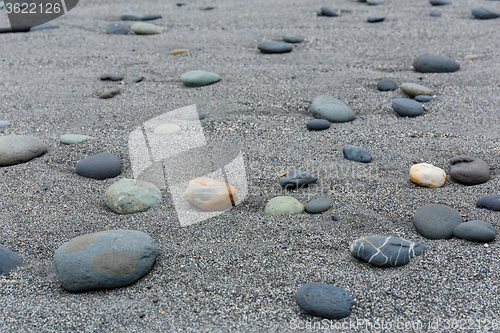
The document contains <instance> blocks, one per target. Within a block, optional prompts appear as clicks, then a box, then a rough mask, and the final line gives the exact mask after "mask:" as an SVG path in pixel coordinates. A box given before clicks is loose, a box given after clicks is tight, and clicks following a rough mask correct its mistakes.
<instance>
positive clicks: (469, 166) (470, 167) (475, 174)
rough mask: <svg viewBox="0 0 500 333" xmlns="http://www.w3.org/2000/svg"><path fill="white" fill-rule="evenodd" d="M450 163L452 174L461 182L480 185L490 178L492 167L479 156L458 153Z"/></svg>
mask: <svg viewBox="0 0 500 333" xmlns="http://www.w3.org/2000/svg"><path fill="white" fill-rule="evenodd" d="M450 164H451V165H450V176H452V177H453V179H455V180H456V181H457V182H459V183H461V184H464V185H478V184H482V183H486V182H487V181H488V180H489V179H490V167H489V166H488V164H486V162H485V161H483V160H481V159H479V158H477V157H472V156H467V155H458V156H455V157H453V158H452V159H451V160H450Z"/></svg>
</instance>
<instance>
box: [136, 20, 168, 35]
mask: <svg viewBox="0 0 500 333" xmlns="http://www.w3.org/2000/svg"><path fill="white" fill-rule="evenodd" d="M130 29H132V31H133V32H135V33H136V34H138V35H156V34H160V33H161V32H162V28H160V27H159V26H156V25H154V24H151V23H143V22H138V23H134V24H132V26H131V27H130Z"/></svg>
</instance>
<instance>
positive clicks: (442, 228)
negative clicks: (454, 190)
mask: <svg viewBox="0 0 500 333" xmlns="http://www.w3.org/2000/svg"><path fill="white" fill-rule="evenodd" d="M412 222H413V225H414V226H415V228H416V229H417V231H418V232H419V233H420V234H421V235H422V236H424V237H425V238H428V239H449V238H451V237H453V230H455V228H456V226H457V225H459V224H460V223H462V216H460V214H459V213H458V212H457V211H456V210H455V209H453V208H451V207H449V206H446V205H441V204H427V205H424V206H422V207H420V208H419V209H417V211H416V212H415V214H414V215H413V218H412Z"/></svg>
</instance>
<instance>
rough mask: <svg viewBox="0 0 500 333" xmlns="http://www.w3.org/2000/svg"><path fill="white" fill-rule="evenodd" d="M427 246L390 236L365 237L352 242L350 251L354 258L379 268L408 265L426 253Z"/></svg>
mask: <svg viewBox="0 0 500 333" xmlns="http://www.w3.org/2000/svg"><path fill="white" fill-rule="evenodd" d="M424 250H425V246H423V245H422V244H420V243H415V242H410V241H408V240H405V239H401V238H397V237H390V236H379V235H374V236H365V237H361V238H358V239H356V240H355V241H354V242H352V244H351V247H350V251H351V254H352V255H353V257H354V258H358V259H361V260H363V261H366V262H367V263H370V264H372V265H374V266H378V267H398V266H403V265H406V264H408V263H409V262H410V260H411V259H413V258H414V257H415V256H418V255H419V254H421V253H422V252H424Z"/></svg>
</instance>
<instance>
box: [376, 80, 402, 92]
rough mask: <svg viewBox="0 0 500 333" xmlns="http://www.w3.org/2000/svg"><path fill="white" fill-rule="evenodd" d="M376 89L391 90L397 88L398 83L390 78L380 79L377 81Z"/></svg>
mask: <svg viewBox="0 0 500 333" xmlns="http://www.w3.org/2000/svg"><path fill="white" fill-rule="evenodd" d="M377 89H378V90H380V91H392V90H396V89H398V85H397V84H396V82H394V81H393V80H391V79H382V80H380V81H378V83H377Z"/></svg>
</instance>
